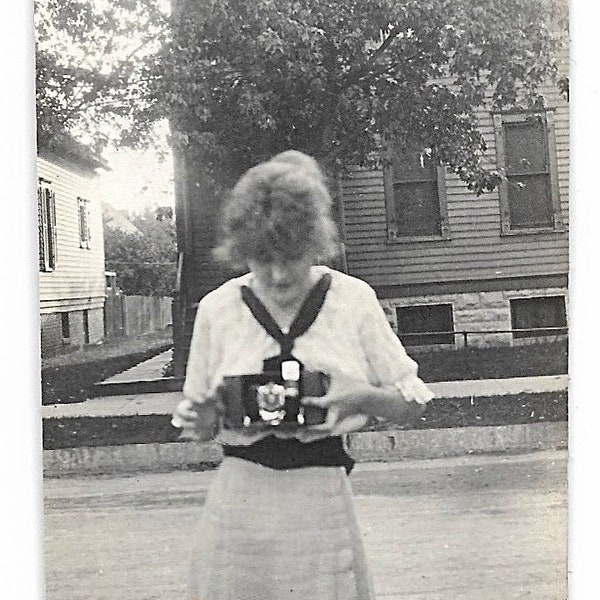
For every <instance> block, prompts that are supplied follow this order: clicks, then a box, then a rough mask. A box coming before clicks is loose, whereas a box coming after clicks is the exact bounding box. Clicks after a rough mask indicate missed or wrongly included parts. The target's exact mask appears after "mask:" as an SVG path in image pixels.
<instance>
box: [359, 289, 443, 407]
mask: <svg viewBox="0 0 600 600" xmlns="http://www.w3.org/2000/svg"><path fill="white" fill-rule="evenodd" d="M367 296H368V297H367V298H365V299H364V301H365V302H364V312H363V318H362V321H361V325H360V331H359V334H360V339H361V342H362V345H363V350H364V352H365V355H366V358H367V362H368V364H369V371H370V373H369V374H370V380H371V381H372V382H373V384H374V385H377V386H379V387H395V388H396V389H397V390H398V391H400V393H401V394H402V395H403V397H404V399H405V400H406V401H407V402H410V401H415V402H417V403H419V404H426V403H427V402H429V400H431V399H432V398H433V396H434V394H433V393H432V392H431V390H429V388H428V387H427V386H426V385H425V384H424V383H423V381H422V380H421V379H420V378H419V377H418V376H417V371H418V365H417V363H416V362H415V361H414V360H413V359H412V358H410V357H409V356H408V354H407V353H406V350H405V349H404V346H403V345H402V342H400V340H399V339H398V336H397V335H396V334H395V332H394V331H393V329H392V328H391V327H390V324H389V323H388V321H387V318H386V316H385V313H384V312H383V308H382V307H381V305H380V304H379V301H378V300H377V296H376V295H375V292H374V291H373V290H372V289H369V290H368V294H367Z"/></svg>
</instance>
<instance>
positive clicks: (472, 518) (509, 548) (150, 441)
mask: <svg viewBox="0 0 600 600" xmlns="http://www.w3.org/2000/svg"><path fill="white" fill-rule="evenodd" d="M29 9H30V17H31V27H30V34H31V38H32V39H31V47H32V54H34V58H33V61H32V68H33V74H32V79H33V78H34V79H35V83H33V81H32V93H33V94H34V97H35V99H33V97H32V106H33V104H35V119H34V125H33V128H34V137H35V140H34V142H35V150H34V155H35V156H34V160H35V166H34V173H32V174H31V178H32V179H31V182H30V187H29V188H28V189H31V190H33V192H32V193H31V194H29V195H28V196H27V198H28V197H29V196H31V201H29V200H27V198H25V197H24V199H23V201H24V202H29V204H28V207H29V208H28V210H29V213H28V214H29V215H31V222H30V223H28V224H27V226H28V227H29V228H30V230H31V236H32V247H33V246H35V249H34V253H35V257H33V256H32V259H33V258H34V259H35V260H34V261H33V262H35V263H36V264H34V265H33V266H32V270H33V276H34V278H35V281H36V284H37V289H36V292H35V298H34V302H33V304H34V305H35V307H34V308H32V310H33V312H34V313H35V318H36V321H35V323H34V329H35V335H36V339H37V346H36V347H35V348H32V349H31V353H33V354H34V355H35V356H34V358H35V361H36V362H35V365H36V366H35V368H36V372H35V374H34V380H35V385H36V386H37V385H38V380H39V387H36V391H35V395H36V398H34V402H35V403H36V406H37V407H38V408H37V409H36V412H35V421H36V424H37V425H36V427H37V429H35V431H34V439H35V438H36V435H37V436H39V467H38V470H36V469H34V481H36V482H38V483H39V486H40V487H39V490H40V499H39V502H40V511H41V513H40V515H39V518H38V520H37V521H36V523H37V524H38V525H37V526H38V530H39V531H38V535H39V556H38V558H39V561H40V570H41V580H40V582H39V586H40V588H41V593H42V594H43V597H44V598H45V599H46V600H117V599H119V600H153V599H156V600H159V599H160V600H165V599H169V598H186V599H188V600H284V599H287V598H289V599H290V600H293V599H297V600H505V599H528V600H567V598H573V597H575V596H572V594H571V589H572V587H571V586H572V583H571V577H572V572H573V564H574V563H573V559H572V558H571V557H570V549H571V546H570V544H571V540H570V537H569V532H570V530H571V520H572V519H573V513H572V506H573V502H572V501H571V499H570V497H569V493H570V492H572V491H573V487H572V485H571V482H570V480H569V477H570V474H571V467H572V460H573V454H572V438H571V435H572V428H571V425H572V423H571V416H572V407H573V402H579V401H581V400H582V397H581V396H577V398H576V399H575V400H574V399H573V391H572V390H571V385H570V383H571V381H570V378H571V377H572V365H573V341H572V330H573V328H572V324H573V321H572V307H573V304H576V303H577V300H576V299H575V300H574V299H573V294H572V274H573V272H574V267H573V235H572V233H571V232H570V229H571V228H570V223H572V221H573V219H572V218H570V217H572V215H573V211H572V207H571V208H570V204H569V199H570V196H573V195H574V194H573V190H574V185H573V177H572V173H573V159H572V155H573V152H572V139H573V133H572V123H573V116H572V115H573V112H572V103H573V96H574V95H576V92H574V89H575V90H576V89H577V88H576V87H575V88H574V85H573V69H572V65H573V59H572V49H573V39H574V37H573V27H572V10H573V7H571V6H569V3H568V0H455V1H453V2H448V1H447V0H396V1H391V0H362V1H357V0H261V1H259V2H242V1H240V0H35V2H33V3H31V5H30V7H29ZM34 187H35V190H34ZM36 190H37V192H36ZM33 193H36V200H37V209H34V208H33V206H34V204H33V202H32V201H33ZM579 219H581V216H579ZM579 256H580V254H579ZM588 260H592V259H589V258H588ZM4 287H5V286H4ZM577 389H579V388H577ZM576 407H577V406H576ZM34 450H35V449H34ZM36 477H37V479H36ZM34 485H37V484H34ZM574 487H575V489H577V487H578V486H574ZM579 523H580V522H579ZM585 597H588V596H585ZM590 597H591V596H590ZM577 598H579V596H577ZM581 598H584V596H581Z"/></svg>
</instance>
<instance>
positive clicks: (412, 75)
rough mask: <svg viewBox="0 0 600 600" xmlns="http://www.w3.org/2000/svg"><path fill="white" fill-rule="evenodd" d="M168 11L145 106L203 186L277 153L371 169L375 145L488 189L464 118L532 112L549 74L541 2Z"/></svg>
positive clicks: (477, 143)
mask: <svg viewBox="0 0 600 600" xmlns="http://www.w3.org/2000/svg"><path fill="white" fill-rule="evenodd" d="M181 5H182V6H181V11H180V12H179V13H177V14H176V18H175V19H174V21H173V39H172V42H171V44H170V45H169V46H168V47H167V49H166V52H165V53H164V54H163V58H162V61H161V70H162V72H163V73H168V76H164V77H157V78H156V79H155V81H154V84H155V85H156V88H155V89H156V92H155V96H156V98H160V99H162V100H163V101H166V105H167V106H168V114H169V115H170V117H171V122H172V125H173V128H174V132H175V141H176V142H179V143H183V144H191V145H192V146H193V147H195V148H198V149H199V151H200V154H201V156H202V158H203V162H204V164H206V165H207V167H208V168H209V169H210V170H211V171H213V172H214V173H215V174H216V175H217V178H225V179H227V178H228V176H229V178H232V177H236V176H237V175H238V174H239V172H240V171H242V170H244V169H245V168H247V167H248V166H249V165H251V164H254V163H256V162H257V161H258V160H261V159H264V158H266V157H268V156H271V155H273V153H275V152H277V151H281V150H284V149H287V148H296V149H299V150H303V151H306V152H308V153H309V154H312V155H314V156H317V157H318V158H320V159H321V160H322V161H323V162H324V163H325V164H327V165H335V164H349V163H350V164H353V163H354V164H361V165H372V164H373V163H375V162H377V161H378V160H379V157H380V153H379V152H378V151H377V150H378V147H379V145H380V141H381V138H380V134H382V133H385V134H386V135H387V136H389V137H391V138H394V139H396V140H402V141H404V142H406V143H407V145H408V146H411V147H415V148H419V149H425V148H428V149H431V151H433V152H435V154H436V155H437V156H438V157H439V158H440V159H441V160H442V161H443V162H444V163H446V164H448V165H449V166H450V167H452V168H453V169H454V170H455V172H456V173H458V175H459V176H460V177H461V178H462V179H463V180H464V181H466V182H467V183H468V184H469V187H470V188H471V189H474V190H476V191H482V190H484V189H491V188H492V187H494V186H495V185H496V183H497V179H498V176H497V173H495V172H494V171H493V170H491V169H489V168H486V165H485V164H484V162H483V160H482V154H483V152H484V151H485V141H484V139H483V137H482V135H481V133H480V132H479V131H478V130H477V127H476V125H477V124H476V112H477V111H478V110H479V109H481V108H483V107H486V108H497V109H499V108H502V109H509V108H514V107H517V106H521V107H528V108H530V107H539V106H541V105H542V104H543V99H542V97H541V96H540V95H539V93H538V91H537V88H538V86H539V85H540V84H541V83H542V82H543V81H545V80H547V79H548V78H551V77H553V76H554V75H555V72H556V67H555V51H556V39H555V37H554V36H553V31H552V19H554V20H555V21H556V16H557V14H556V10H557V7H555V6H554V5H552V4H549V3H548V2H546V1H544V0H403V1H401V2H398V1H396V0H261V1H260V2H246V1H245V0H219V1H213V2H203V3H201V4H200V5H198V4H196V3H194V2H193V1H191V0H186V1H184V2H182V3H181ZM194 6H195V7H196V10H194Z"/></svg>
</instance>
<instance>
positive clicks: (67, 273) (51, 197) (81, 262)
mask: <svg viewBox="0 0 600 600" xmlns="http://www.w3.org/2000/svg"><path fill="white" fill-rule="evenodd" d="M99 166H101V164H100V163H99V162H97V161H94V160H91V159H86V160H84V159H82V158H74V157H72V156H71V157H70V158H69V159H65V158H63V157H61V156H59V155H57V154H53V153H50V152H45V151H42V152H40V155H39V156H38V159H37V177H38V181H37V202H38V240H39V290H40V292H39V294H40V317H41V343H42V357H48V356H53V355H55V354H58V353H60V352H62V351H65V350H67V349H68V348H69V347H79V346H82V345H84V344H94V343H97V342H100V341H102V340H103V338H104V315H103V309H104V299H105V275H104V240H103V233H102V206H101V202H100V200H99V198H98V197H97V193H96V188H95V184H94V174H95V169H96V168H97V167H99Z"/></svg>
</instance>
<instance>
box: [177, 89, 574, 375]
mask: <svg viewBox="0 0 600 600" xmlns="http://www.w3.org/2000/svg"><path fill="white" fill-rule="evenodd" d="M542 92H543V94H544V96H545V101H546V109H545V110H543V111H540V112H536V113H524V112H507V113H494V112H491V111H483V110H482V111H481V112H480V113H479V115H478V116H479V126H480V129H481V131H482V133H483V135H484V137H485V140H486V142H487V148H488V149H487V155H486V160H487V161H488V164H489V165H490V166H491V167H494V166H495V167H497V168H498V169H499V170H500V172H501V173H503V174H504V175H505V177H503V180H502V183H501V185H500V186H499V188H498V189H496V190H495V191H493V192H487V193H483V194H482V195H480V196H477V195H476V194H475V193H473V192H471V191H469V190H468V189H467V187H466V185H465V184H464V183H463V182H462V181H461V180H460V179H459V178H458V176H456V175H454V174H452V173H450V172H449V171H448V170H447V169H446V168H444V167H443V166H438V165H436V164H435V163H434V162H433V161H432V160H431V159H430V157H428V156H427V154H419V155H414V156H407V155H404V156H400V155H393V157H392V158H393V160H392V162H391V166H390V167H389V168H385V169H383V170H379V171H378V170H365V169H359V168H354V169H350V172H349V174H348V175H347V176H345V177H344V178H343V179H342V181H341V183H340V188H341V197H342V207H343V211H342V212H343V233H344V241H345V252H346V256H345V261H344V262H345V264H346V268H347V271H348V272H349V273H350V274H351V275H354V276H357V277H359V278H361V279H364V280H365V281H367V282H368V283H369V284H371V285H372V286H373V287H374V288H375V290H376V292H377V294H378V297H379V299H380V301H381V304H382V305H383V307H384V309H385V311H386V313H387V314H388V318H389V321H390V323H391V324H392V326H393V327H394V328H395V329H396V331H397V332H398V333H399V335H400V336H401V338H402V340H403V342H404V343H405V344H407V345H428V346H433V345H444V346H446V347H447V346H456V347H459V346H461V345H462V344H465V343H468V344H469V345H497V344H514V343H523V342H526V341H527V338H537V337H539V336H540V335H543V334H553V335H554V334H564V333H565V331H566V324H567V323H566V314H567V276H568V267H569V264H568V218H569V212H568V196H569V109H568V103H567V100H566V99H565V98H564V96H563V95H562V94H561V92H560V90H559V89H558V87H557V86H556V85H552V86H548V87H546V88H544V89H543V90H542ZM175 164H176V186H177V187H176V202H177V204H176V211H177V224H178V239H179V250H180V255H179V260H180V263H179V276H178V286H179V297H178V301H177V303H176V306H177V312H176V314H175V322H174V332H175V360H176V364H177V365H178V367H177V369H176V370H177V371H178V373H179V374H180V375H181V374H182V373H183V369H184V364H185V359H186V356H187V348H188V344H189V339H190V335H191V326H192V322H193V316H194V309H195V306H196V304H197V301H198V299H199V298H200V297H202V296H203V295H204V294H206V293H207V292H208V291H210V290H211V289H213V288H215V287H216V286H217V285H219V284H220V283H221V282H222V281H223V280H224V279H225V278H226V277H227V276H228V274H227V273H226V272H224V271H223V269H222V268H219V267H218V266H217V265H216V264H215V262H214V261H213V260H212V258H211V248H212V247H214V245H215V244H216V241H217V235H218V226H217V225H218V224H217V222H216V220H217V218H218V214H219V206H218V205H217V204H216V203H215V202H216V201H215V199H214V197H213V195H212V194H211V193H210V190H209V189H207V188H206V184H205V182H204V181H203V177H202V174H201V169H200V168H199V165H195V164H194V162H193V159H192V158H190V157H188V156H184V155H178V156H176V161H175Z"/></svg>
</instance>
